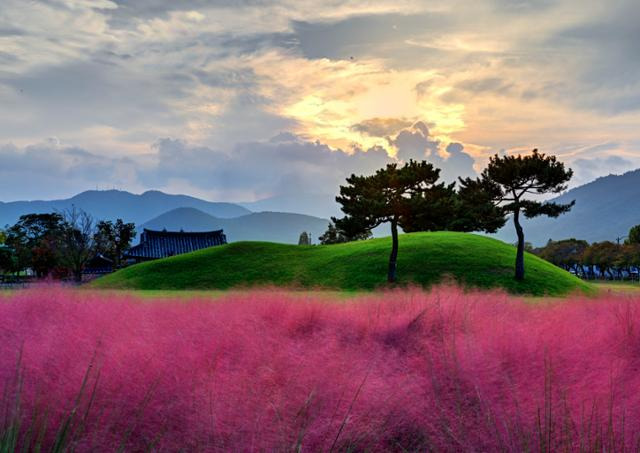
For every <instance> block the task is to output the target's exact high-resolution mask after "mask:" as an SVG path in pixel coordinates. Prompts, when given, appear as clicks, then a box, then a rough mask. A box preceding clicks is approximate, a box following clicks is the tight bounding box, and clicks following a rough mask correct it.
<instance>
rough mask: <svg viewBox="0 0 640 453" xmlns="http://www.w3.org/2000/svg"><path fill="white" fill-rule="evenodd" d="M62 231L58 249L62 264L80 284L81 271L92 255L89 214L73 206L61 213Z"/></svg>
mask: <svg viewBox="0 0 640 453" xmlns="http://www.w3.org/2000/svg"><path fill="white" fill-rule="evenodd" d="M62 217H63V219H64V230H63V234H62V241H61V242H62V243H61V247H60V258H61V262H62V264H63V265H64V266H65V267H66V268H67V269H69V270H70V271H71V273H72V274H73V279H74V280H75V281H76V282H77V283H80V282H81V281H82V271H84V268H85V266H86V264H87V262H89V260H90V259H91V257H92V256H93V254H94V249H95V241H94V233H95V226H94V222H93V218H92V217H91V215H90V214H88V213H87V212H85V211H83V210H82V209H76V207H75V206H73V207H72V208H71V209H67V210H65V211H63V212H62Z"/></svg>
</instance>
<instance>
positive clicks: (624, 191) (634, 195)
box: [498, 169, 640, 246]
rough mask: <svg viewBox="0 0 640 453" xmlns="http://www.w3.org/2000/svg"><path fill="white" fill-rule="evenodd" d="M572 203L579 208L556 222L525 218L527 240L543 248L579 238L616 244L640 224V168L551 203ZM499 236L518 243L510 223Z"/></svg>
mask: <svg viewBox="0 0 640 453" xmlns="http://www.w3.org/2000/svg"><path fill="white" fill-rule="evenodd" d="M571 200H575V201H576V205H575V206H574V207H573V208H572V209H571V211H570V212H568V213H567V214H563V215H561V216H560V217H558V218H556V219H551V218H548V217H537V218H534V219H525V220H524V222H523V228H524V233H525V240H526V241H528V242H531V243H532V244H533V245H535V246H540V245H544V244H545V243H546V242H547V241H548V240H549V239H553V240H559V239H567V238H577V239H585V240H587V241H589V242H596V241H605V240H609V241H615V240H616V238H618V237H624V236H626V235H627V233H628V232H629V229H630V228H631V227H632V226H634V225H638V224H640V169H639V170H634V171H630V172H627V173H625V174H623V175H609V176H605V177H602V178H598V179H596V180H595V181H592V182H590V183H588V184H585V185H582V186H579V187H576V188H575V189H571V190H569V191H568V192H566V193H564V194H562V195H560V196H559V197H556V198H554V199H553V200H552V201H556V202H558V203H569V202H571ZM498 237H499V238H500V239H502V240H504V241H506V242H515V240H516V234H515V229H514V227H513V223H512V222H511V221H509V222H507V224H506V225H505V227H504V228H502V230H500V231H499V232H498Z"/></svg>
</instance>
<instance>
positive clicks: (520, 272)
mask: <svg viewBox="0 0 640 453" xmlns="http://www.w3.org/2000/svg"><path fill="white" fill-rule="evenodd" d="M513 224H514V225H515V226H516V234H517V235H518V251H517V252H516V280H524V232H523V231H522V226H521V225H520V209H516V211H515V212H514V214H513Z"/></svg>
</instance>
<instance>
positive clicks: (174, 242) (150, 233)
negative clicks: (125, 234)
mask: <svg viewBox="0 0 640 453" xmlns="http://www.w3.org/2000/svg"><path fill="white" fill-rule="evenodd" d="M226 243H227V238H226V236H225V235H224V233H223V232H222V230H217V231H205V232H201V233H187V232H183V231H154V230H147V229H146V228H145V229H144V231H143V232H142V234H141V235H140V244H138V245H136V246H134V247H131V248H130V249H129V251H128V252H127V254H126V256H127V257H128V258H143V259H156V258H166V257H167V256H173V255H180V254H182V253H189V252H194V251H196V250H200V249H204V248H207V247H213V246H215V245H222V244H226Z"/></svg>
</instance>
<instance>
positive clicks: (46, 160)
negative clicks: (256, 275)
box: [0, 0, 640, 201]
mask: <svg viewBox="0 0 640 453" xmlns="http://www.w3.org/2000/svg"><path fill="white" fill-rule="evenodd" d="M0 1H1V5H2V6H1V7H0V201H11V200H19V199H53V198H63V197H68V196H71V195H73V194H75V193H78V192H81V191H83V190H87V189H96V188H98V189H111V188H117V189H121V190H129V191H133V192H143V191H145V190H148V189H159V190H163V191H166V192H170V193H186V194H190V195H194V196H199V197H203V198H206V199H209V200H217V201H254V200H259V199H263V198H268V197H271V196H278V195H289V196H291V195H295V194H302V193H328V194H333V193H336V192H337V189H338V185H339V184H340V183H341V182H343V181H344V178H345V177H346V176H348V175H349V174H351V173H362V174H366V173H371V172H373V171H375V169H377V168H379V167H381V166H383V165H385V164H386V163H389V162H403V161H406V160H408V159H411V158H413V159H426V160H429V161H430V162H432V163H433V164H434V165H435V166H437V167H438V168H441V169H442V176H443V178H444V179H445V180H448V181H453V180H455V179H456V177H458V176H473V175H475V174H477V173H478V172H479V171H481V170H482V168H483V166H484V165H485V164H486V162H487V160H488V158H489V157H490V156H491V155H493V154H496V153H498V154H504V153H508V154H518V153H526V152H530V151H531V150H532V149H533V148H538V149H540V150H541V151H542V152H545V153H550V154H556V155H558V156H559V158H560V159H561V160H562V161H564V162H566V163H567V165H568V166H569V167H571V168H572V169H574V172H575V176H574V179H573V181H572V185H573V186H575V185H579V184H583V183H585V182H588V181H590V180H592V179H594V178H596V177H598V176H603V175H607V174H610V173H622V172H625V171H628V170H632V169H635V168H637V167H640V127H639V126H640V46H638V45H637V43H638V42H640V27H639V26H638V22H639V21H640V2H638V1H637V0H610V1H608V2H603V1H601V0H473V1H472V0H465V1H462V0H447V1H426V0H423V1H414V0H375V1H373V0H369V1H356V0H346V1H336V0H323V1H308V0H277V1H263V0H181V1H174V0H0Z"/></svg>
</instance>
